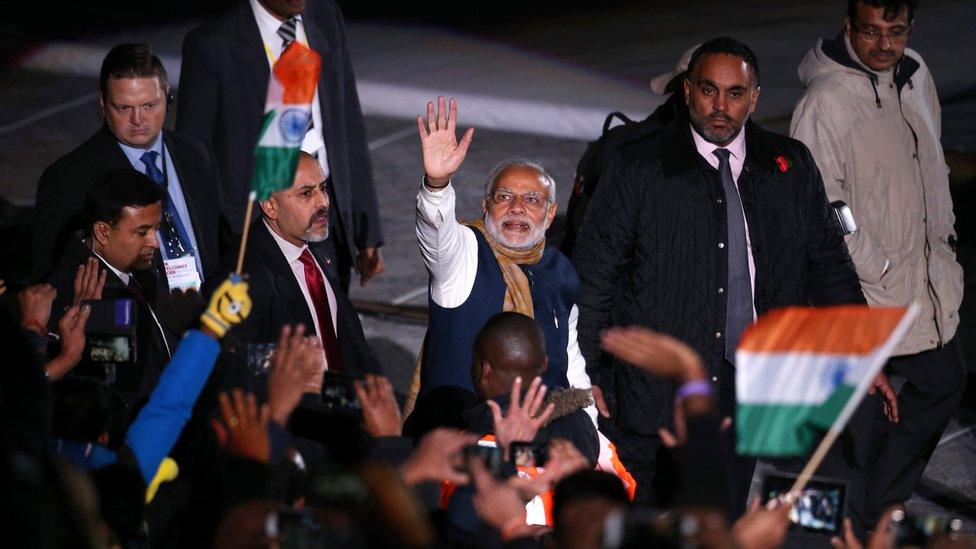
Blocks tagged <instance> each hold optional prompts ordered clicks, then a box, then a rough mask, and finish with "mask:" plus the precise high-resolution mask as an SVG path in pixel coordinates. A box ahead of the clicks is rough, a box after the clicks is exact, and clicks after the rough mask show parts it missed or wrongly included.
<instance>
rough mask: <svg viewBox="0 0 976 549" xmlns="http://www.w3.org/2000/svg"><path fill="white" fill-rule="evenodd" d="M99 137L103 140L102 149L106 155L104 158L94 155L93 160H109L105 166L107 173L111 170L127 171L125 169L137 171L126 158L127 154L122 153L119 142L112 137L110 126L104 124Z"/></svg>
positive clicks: (101, 142) (101, 141)
mask: <svg viewBox="0 0 976 549" xmlns="http://www.w3.org/2000/svg"><path fill="white" fill-rule="evenodd" d="M99 136H100V138H101V139H100V147H102V148H103V149H104V152H105V154H104V156H102V155H101V154H98V155H94V156H93V158H97V159H99V160H102V159H104V160H107V162H106V166H105V170H106V171H108V170H111V169H125V168H129V169H133V170H134V169H135V168H134V167H133V166H132V163H130V162H129V159H128V157H126V156H125V153H124V152H122V147H121V146H119V142H118V140H117V139H115V136H114V135H112V132H111V131H109V129H108V126H106V125H104V124H103V125H102V129H101V130H99Z"/></svg>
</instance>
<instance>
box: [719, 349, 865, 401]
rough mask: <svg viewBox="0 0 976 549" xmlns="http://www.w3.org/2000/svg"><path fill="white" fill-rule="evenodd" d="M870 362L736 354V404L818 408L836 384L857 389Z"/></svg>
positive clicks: (841, 357)
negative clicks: (810, 406) (794, 405)
mask: <svg viewBox="0 0 976 549" xmlns="http://www.w3.org/2000/svg"><path fill="white" fill-rule="evenodd" d="M872 354H873V353H872ZM870 359H871V355H862V354H823V353H809V352H803V353H790V352H782V353H754V352H750V351H739V352H738V353H736V364H738V365H739V366H738V371H737V373H736V376H735V377H736V378H735V390H736V398H737V400H738V402H739V404H821V403H823V402H824V401H825V400H827V398H829V397H830V395H831V394H833V392H834V389H835V388H836V387H837V385H838V384H841V383H842V384H845V385H852V386H856V385H857V384H858V382H860V381H861V379H862V378H863V377H864V375H865V373H866V371H867V369H868V368H869V366H870V364H871V360H870Z"/></svg>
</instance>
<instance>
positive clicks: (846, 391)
mask: <svg viewBox="0 0 976 549" xmlns="http://www.w3.org/2000/svg"><path fill="white" fill-rule="evenodd" d="M854 389H855V387H854V386H852V385H838V386H837V389H836V390H834V392H833V394H831V395H830V397H829V398H828V399H827V400H826V401H824V402H823V404H819V405H814V406H811V405H807V404H779V403H777V404H739V406H738V408H737V410H736V422H738V426H737V429H736V431H737V432H738V442H737V444H736V451H737V452H738V453H739V454H743V455H753V456H802V455H806V454H807V453H809V452H810V449H811V447H812V446H813V443H814V442H815V441H816V440H817V439H818V438H819V437H818V435H819V433H820V432H821V431H826V430H827V429H829V428H830V426H831V425H832V424H833V422H834V420H835V419H836V418H837V416H838V415H840V411H841V409H843V408H844V405H845V404H847V401H848V400H850V399H851V397H852V396H853V395H854Z"/></svg>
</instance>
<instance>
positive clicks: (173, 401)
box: [126, 330, 220, 483]
mask: <svg viewBox="0 0 976 549" xmlns="http://www.w3.org/2000/svg"><path fill="white" fill-rule="evenodd" d="M218 354H220V344H219V343H218V342H217V341H216V340H214V339H213V338H211V337H209V336H206V335H204V334H203V332H200V331H197V330H190V331H188V332H187V333H186V337H184V338H183V341H182V342H181V343H180V346H179V348H178V349H177V351H176V354H175V355H174V356H173V358H172V359H171V360H170V361H169V364H168V365H167V366H166V369H165V370H163V374H162V376H160V378H159V383H158V384H157V385H156V388H155V389H153V392H152V394H151V395H149V402H148V403H146V406H145V407H144V408H143V409H142V411H140V412H139V415H138V416H136V420H135V421H134V422H133V423H132V425H131V426H129V430H128V431H127V432H126V443H127V444H128V445H129V448H131V449H132V453H133V454H134V455H135V457H136V463H138V464H139V470H140V471H141V472H142V477H143V478H144V479H145V480H146V483H149V482H151V481H152V479H153V477H154V476H156V470H157V469H158V468H159V464H160V463H161V462H162V461H163V458H164V457H166V454H168V453H169V451H170V450H172V449H173V445H174V444H176V440H177V439H178V438H179V436H180V431H182V430H183V426H184V425H185V424H186V422H187V420H188V419H190V414H191V413H192V412H193V405H194V404H195V403H196V400H197V397H199V396H200V391H202V390H203V386H204V385H205V384H206V383H207V378H208V377H210V372H212V371H213V368H214V364H215V363H216V362H217V355H218Z"/></svg>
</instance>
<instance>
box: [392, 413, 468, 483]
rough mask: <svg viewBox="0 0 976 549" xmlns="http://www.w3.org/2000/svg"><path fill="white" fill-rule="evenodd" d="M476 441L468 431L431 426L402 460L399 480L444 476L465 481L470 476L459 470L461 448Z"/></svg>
mask: <svg viewBox="0 0 976 549" xmlns="http://www.w3.org/2000/svg"><path fill="white" fill-rule="evenodd" d="M476 442H478V437H477V436H475V435H472V434H469V433H462V432H461V431H457V430H454V429H447V428H444V427H441V428H438V429H434V430H433V431H431V432H430V433H428V434H427V435H426V436H424V438H422V439H420V443H419V444H418V445H417V448H416V449H415V450H414V452H413V455H412V456H410V459H408V460H407V461H406V463H404V464H403V467H402V468H401V471H402V473H403V482H405V483H406V484H407V485H409V486H416V485H417V484H421V483H424V482H441V481H445V480H446V481H448V482H453V483H454V484H459V485H460V484H467V483H468V482H469V480H470V479H469V478H468V474H467V473H466V472H464V471H463V469H464V467H463V465H464V464H463V462H462V460H461V450H462V449H463V448H464V447H465V446H468V445H471V444H475V443H476Z"/></svg>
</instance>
